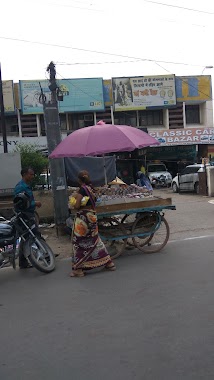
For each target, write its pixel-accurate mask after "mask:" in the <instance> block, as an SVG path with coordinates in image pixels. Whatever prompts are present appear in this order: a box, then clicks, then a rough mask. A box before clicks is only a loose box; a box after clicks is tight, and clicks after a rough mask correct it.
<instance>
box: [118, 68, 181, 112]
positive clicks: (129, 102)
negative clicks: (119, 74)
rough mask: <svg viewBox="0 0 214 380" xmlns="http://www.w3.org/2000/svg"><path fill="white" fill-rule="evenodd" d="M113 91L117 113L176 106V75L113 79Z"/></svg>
mask: <svg viewBox="0 0 214 380" xmlns="http://www.w3.org/2000/svg"><path fill="white" fill-rule="evenodd" d="M112 89H113V100H114V108H115V111H129V110H143V109H146V108H150V107H163V106H172V105H175V104H176V93H175V76H174V75H159V76H144V77H130V78H112Z"/></svg>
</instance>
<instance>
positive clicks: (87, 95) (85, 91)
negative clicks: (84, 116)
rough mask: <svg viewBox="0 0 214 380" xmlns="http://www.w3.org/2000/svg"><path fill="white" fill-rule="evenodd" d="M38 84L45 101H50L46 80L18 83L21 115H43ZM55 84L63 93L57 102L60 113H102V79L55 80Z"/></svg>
mask: <svg viewBox="0 0 214 380" xmlns="http://www.w3.org/2000/svg"><path fill="white" fill-rule="evenodd" d="M39 82H40V83H41V86H42V89H43V92H44V94H45V96H46V101H47V102H48V101H50V99H51V93H50V90H49V87H48V86H49V82H48V81H47V80H41V81H40V80H37V81H20V82H19V84H20V94H21V109H22V112H23V114H40V113H43V107H42V103H41V97H40V93H41V91H40V86H39ZM57 83H58V85H59V88H60V90H61V92H62V93H63V101H62V102H59V112H60V113H64V112H82V111H104V109H105V107H104V99H103V80H102V78H89V79H61V80H57Z"/></svg>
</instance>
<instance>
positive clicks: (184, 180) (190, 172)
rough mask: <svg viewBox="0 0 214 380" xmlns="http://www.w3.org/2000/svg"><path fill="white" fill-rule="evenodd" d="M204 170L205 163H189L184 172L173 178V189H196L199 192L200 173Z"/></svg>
mask: <svg viewBox="0 0 214 380" xmlns="http://www.w3.org/2000/svg"><path fill="white" fill-rule="evenodd" d="M201 171H204V165H203V164H194V165H188V166H186V168H185V169H184V170H182V172H181V173H180V174H179V175H177V176H176V177H174V178H173V180H172V191H173V192H174V193H177V192H178V191H182V190H183V191H195V192H196V193H197V194H198V193H199V176H198V173H199V172H201Z"/></svg>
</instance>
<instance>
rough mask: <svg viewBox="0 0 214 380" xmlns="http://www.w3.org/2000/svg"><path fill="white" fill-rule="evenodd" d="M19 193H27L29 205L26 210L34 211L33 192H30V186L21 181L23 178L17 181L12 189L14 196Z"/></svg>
mask: <svg viewBox="0 0 214 380" xmlns="http://www.w3.org/2000/svg"><path fill="white" fill-rule="evenodd" d="M19 193H27V194H28V196H29V198H30V207H29V208H28V209H27V211H29V212H34V211H35V208H36V202H35V200H34V196H33V192H32V189H31V187H30V186H29V185H28V184H27V183H26V182H25V181H23V179H21V181H19V182H18V183H17V185H16V186H15V189H14V196H15V195H17V194H19Z"/></svg>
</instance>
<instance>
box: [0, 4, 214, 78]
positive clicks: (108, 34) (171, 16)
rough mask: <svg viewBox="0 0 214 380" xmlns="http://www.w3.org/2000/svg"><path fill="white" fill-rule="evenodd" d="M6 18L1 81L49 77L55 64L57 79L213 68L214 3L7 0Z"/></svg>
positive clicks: (0, 35)
mask: <svg viewBox="0 0 214 380" xmlns="http://www.w3.org/2000/svg"><path fill="white" fill-rule="evenodd" d="M184 8H185V9H184ZM187 8H188V9H187ZM1 16H2V17H1V23H0V62H1V70H2V79H3V80H10V79H12V80H14V81H15V82H17V81H18V80H21V79H22V80H24V79H29V80H30V79H43V78H46V77H47V72H46V67H47V66H48V64H49V62H50V61H54V63H55V64H56V71H57V78H58V79H60V78H62V77H63V78H93V77H102V78H104V79H110V78H112V77H122V76H127V77H129V76H144V75H163V74H167V73H168V74H169V73H170V74H175V75H177V76H183V75H184V76H185V75H201V74H202V71H203V70H204V68H205V67H206V66H214V58H213V57H214V55H213V52H212V50H213V43H212V36H213V34H214V3H213V2H211V1H210V0H209V1H208V0H204V1H203V2H202V1H198V0H156V1H155V0H154V1H153V0H131V1H127V2H125V1H124V0H108V1H107V0H37V1H36V2H35V1H33V0H19V1H17V0H4V1H2V2H1ZM26 41H28V42H26ZM213 70H214V69H205V70H204V71H203V74H206V75H212V74H213Z"/></svg>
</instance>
